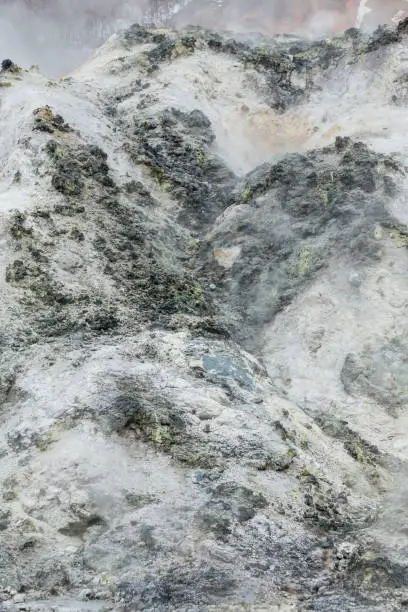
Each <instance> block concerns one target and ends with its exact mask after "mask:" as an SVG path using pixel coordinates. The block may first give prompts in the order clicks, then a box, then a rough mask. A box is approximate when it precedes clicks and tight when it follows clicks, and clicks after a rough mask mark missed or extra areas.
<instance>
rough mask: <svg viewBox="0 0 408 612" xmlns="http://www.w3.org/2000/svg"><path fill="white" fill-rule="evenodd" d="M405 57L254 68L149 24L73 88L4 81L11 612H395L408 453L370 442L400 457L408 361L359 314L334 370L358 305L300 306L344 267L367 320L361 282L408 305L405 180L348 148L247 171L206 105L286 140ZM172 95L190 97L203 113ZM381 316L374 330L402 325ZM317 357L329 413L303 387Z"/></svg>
mask: <svg viewBox="0 0 408 612" xmlns="http://www.w3.org/2000/svg"><path fill="white" fill-rule="evenodd" d="M404 36H405V33H404V29H403V26H400V27H399V28H398V29H396V30H392V32H391V34H390V36H383V37H381V35H380V33H379V32H377V33H376V34H375V36H374V38H368V37H364V36H362V35H361V34H360V33H358V32H355V31H353V32H348V33H346V34H345V35H344V36H343V37H339V38H337V39H334V40H332V41H324V42H322V43H318V44H316V43H306V42H302V41H300V40H296V41H293V40H288V41H286V42H284V41H282V40H271V41H268V43H267V46H266V47H262V48H260V47H256V46H253V45H251V44H249V43H248V44H246V43H243V42H238V41H234V40H233V39H232V38H231V36H229V35H228V36H226V35H220V34H216V33H210V32H207V31H204V30H200V29H195V30H188V31H184V32H181V33H176V32H173V31H163V30H151V29H146V28H142V27H140V26H134V27H132V28H130V29H129V30H127V31H126V32H125V33H122V34H120V35H118V36H117V37H116V38H114V39H112V40H110V41H109V42H108V43H107V45H106V46H105V47H104V48H103V49H101V51H100V52H99V53H98V54H97V55H96V57H95V58H94V60H92V62H91V63H90V64H89V65H88V66H85V67H84V69H83V71H82V72H81V71H79V72H78V73H76V74H73V75H72V76H71V77H70V78H67V79H63V80H61V81H59V82H50V81H47V80H46V79H43V78H42V77H41V76H40V75H38V74H36V73H35V72H33V71H27V72H24V71H23V73H22V74H21V75H20V74H19V75H18V78H19V79H20V78H21V80H18V79H17V76H16V74H15V73H13V72H12V73H10V74H7V75H5V76H4V77H3V76H2V78H4V79H5V80H6V82H8V83H9V84H10V87H7V88H5V89H4V91H1V92H0V104H1V106H2V109H3V119H2V120H3V121H4V122H5V123H4V130H3V131H2V132H1V134H0V139H3V140H2V141H1V144H2V147H3V149H4V153H2V157H1V159H0V164H1V166H0V168H1V174H0V186H1V189H0V195H1V198H2V199H1V203H0V206H2V208H1V212H2V216H1V236H2V245H3V247H2V249H1V257H2V267H3V269H4V273H3V276H2V278H1V280H0V282H1V283H2V284H1V295H2V297H1V301H0V312H1V319H0V320H1V327H0V342H1V349H2V350H1V356H0V399H1V402H2V411H1V418H2V428H1V435H0V466H1V472H2V482H1V494H2V498H3V507H2V510H1V513H0V539H1V543H2V547H1V548H2V551H1V554H0V599H1V601H2V602H3V604H2V605H4V607H5V609H8V610H11V611H13V612H14V611H15V610H24V609H31V610H49V609H51V608H52V607H53V608H54V609H57V610H64V609H67V610H81V611H82V610H83V611H85V610H98V611H102V610H118V612H119V611H122V612H131V611H133V610H157V611H163V612H164V611H166V610H180V611H186V612H187V611H189V612H190V611H193V610H196V611H197V612H198V611H200V612H201V610H212V609H217V610H222V609H225V610H228V609H231V610H235V609H243V610H244V609H245V610H253V611H254V612H255V611H257V610H262V609H268V610H271V609H273V607H274V606H276V609H282V610H284V609H288V610H290V609H298V610H308V609H309V610H310V609H312V610H313V609H314V610H327V611H328V610H330V611H332V610H339V611H340V610H341V611H343V610H348V609H350V610H351V609H353V610H366V609H367V608H369V609H371V610H397V609H401V606H403V605H405V603H404V602H406V601H407V597H408V590H407V588H408V587H407V581H406V572H405V563H406V549H404V548H403V545H401V548H400V549H392V548H391V547H389V546H388V545H387V542H384V538H385V539H387V535H385V536H384V533H383V531H382V529H381V528H380V526H379V525H380V524H381V523H380V521H381V516H382V512H383V511H382V504H385V501H386V499H387V497H386V496H387V495H389V493H390V492H391V491H392V488H393V478H395V477H398V474H401V473H404V470H405V466H406V456H405V455H404V448H402V450H401V451H400V452H398V450H396V449H394V448H393V446H392V443H391V444H390V443H388V442H387V441H385V442H384V439H383V438H381V439H380V440H379V441H377V437H379V436H380V433H381V432H380V433H379V431H378V430H379V429H380V428H379V427H378V421H377V420H376V419H380V417H381V418H382V419H383V422H384V423H385V425H384V428H385V429H386V428H387V427H388V428H389V432H390V436H391V435H392V431H393V430H392V426H391V425H390V423H392V419H396V418H397V417H398V416H399V415H402V416H403V411H404V407H405V395H406V393H405V386H404V385H405V382H404V381H405V378H406V376H405V369H406V368H405V365H404V363H405V361H406V342H405V341H404V339H402V340H401V341H400V342H397V341H396V340H395V339H391V340H390V339H387V338H384V337H382V336H384V335H385V332H383V329H382V328H381V327H380V325H379V326H378V329H376V332H377V335H378V336H379V337H378V338H376V339H375V340H376V341H375V342H374V341H373V342H371V343H370V342H368V340H370V337H369V336H368V335H367V337H365V336H364V334H363V332H361V331H359V330H360V328H361V329H364V330H365V328H364V325H363V323H364V321H363V318H362V317H361V315H360V314H359V313H358V312H357V309H356V312H357V315H356V316H357V317H361V318H360V319H358V322H359V325H360V327H356V328H355V330H354V336H355V340H356V342H358V343H359V349H360V350H359V351H357V352H356V351H354V347H353V346H351V347H348V346H346V345H345V344H340V347H339V349H336V350H338V351H339V353H337V352H336V351H335V350H334V349H333V348H332V345H331V344H329V342H330V338H329V339H328V336H329V332H330V329H329V330H328V327H329V325H330V320H329V319H330V318H332V319H335V318H336V316H337V318H338V320H340V321H342V319H341V317H342V316H343V313H346V306H345V305H343V306H342V308H343V310H342V311H341V310H340V309H339V310H338V312H337V315H336V316H333V317H330V316H323V315H322V317H321V318H320V319H319V317H318V315H319V311H318V306H319V305H320V302H318V306H316V302H313V300H312V297H313V296H316V292H317V293H318V289H315V287H316V284H317V286H318V283H320V282H321V283H323V282H325V279H326V275H328V274H330V273H332V271H333V270H334V271H336V269H337V267H338V266H340V267H341V266H343V268H344V269H345V270H347V271H348V270H349V267H350V268H351V267H352V270H353V275H350V274H349V275H348V277H347V278H348V286H349V290H350V296H351V297H350V299H349V301H350V303H353V304H354V302H352V300H356V301H358V300H360V302H361V303H363V304H365V303H366V302H364V299H365V297H364V294H363V292H364V289H365V279H366V278H371V277H375V283H376V284H377V286H378V285H381V287H383V288H382V292H383V293H382V295H383V296H385V298H384V299H387V300H388V301H391V300H393V299H394V298H395V295H394V294H396V298H395V299H397V298H398V299H400V298H401V296H400V294H399V293H398V291H400V290H402V289H400V288H399V286H398V285H397V284H396V283H395V282H394V281H393V280H392V281H390V286H389V285H387V284H384V283H382V280H381V279H383V278H384V277H386V278H388V277H387V276H386V272H384V269H386V270H394V269H399V268H398V266H404V265H405V259H404V258H405V257H406V252H405V251H406V248H405V247H406V235H407V229H406V226H405V224H404V221H403V220H402V219H401V218H400V216H399V215H398V214H396V212H395V202H396V200H397V199H398V198H399V197H400V194H401V193H402V192H403V188H404V179H405V165H404V160H403V159H402V158H401V155H399V156H397V155H392V154H388V153H387V154H386V153H381V152H378V151H376V150H375V148H373V147H372V146H368V145H367V144H366V143H364V142H362V141H361V139H353V138H351V137H346V136H338V137H337V139H335V140H334V138H333V139H332V140H333V142H331V143H330V144H326V145H324V146H323V145H322V146H320V147H317V148H310V150H306V151H302V152H296V153H291V154H287V155H282V156H281V157H280V159H278V160H277V159H272V160H267V159H265V161H264V163H263V164H261V165H260V166H258V167H256V168H254V169H253V170H252V171H251V172H249V173H247V174H245V175H244V176H243V175H242V174H241V175H238V173H237V172H235V171H234V169H232V168H231V167H230V165H229V163H228V158H227V157H226V156H225V150H222V149H220V148H218V149H217V137H218V136H217V135H218V134H219V133H220V132H219V126H217V125H216V119H213V118H212V117H211V118H210V116H207V114H206V113H205V112H204V110H203V108H204V103H202V100H203V99H204V98H203V97H201V98H200V95H201V94H202V91H203V90H204V92H205V96H206V95H207V94H208V96H209V98H210V100H211V105H210V106H211V108H213V109H214V108H215V109H219V112H220V113H221V112H224V109H223V108H222V104H224V102H221V101H220V98H221V95H223V96H224V98H223V100H224V101H225V100H226V101H227V102H225V106H226V107H227V110H228V108H229V107H228V104H229V103H231V97H229V96H232V95H234V99H235V100H238V102H236V103H237V104H239V105H240V106H242V105H245V104H247V102H248V103H250V101H251V100H252V102H253V100H257V103H258V104H266V105H268V108H269V109H273V111H274V112H278V113H281V115H280V116H281V117H282V118H283V117H284V113H285V112H289V110H290V109H291V108H292V107H296V108H298V109H301V107H302V105H305V104H307V103H308V102H309V101H310V100H313V96H314V95H316V93H317V92H318V90H319V89H321V90H322V91H323V90H324V86H325V84H326V82H328V83H330V81H329V79H330V78H331V77H332V75H333V74H336V71H343V70H344V69H345V65H353V66H357V67H358V66H360V63H364V62H365V61H366V60H367V57H368V58H369V61H374V60H373V57H374V55H372V54H376V53H377V54H379V60H378V61H379V62H381V61H384V62H385V61H387V60H388V56H387V54H391V53H392V52H393V48H394V47H393V45H394V46H395V48H397V46H398V44H399V42H400V41H403V40H405V39H404V38H403V37H404ZM379 45H380V47H379ZM378 49H380V51H379V50H378ZM376 57H377V56H376ZM221 58H222V59H221ZM367 61H368V60H367ZM189 62H190V63H189ZM194 62H196V63H194ZM218 62H219V63H218ZM222 62H225V63H222ZM237 63H238V64H237ZM347 63H348V64H347ZM197 65H199V66H200V71H201V72H200V74H202V75H204V76H202V77H200V78H202V80H201V81H199V79H198V77H193V78H192V79H191V80H190V81H189V78H190V77H189V76H188V75H190V74H192V73H194V71H196V69H197ZM219 66H221V68H219ZM237 66H238V68H237ZM211 67H213V68H214V71H216V70H218V69H219V70H220V71H221V70H224V69H225V70H226V72H224V77H225V79H226V80H225V82H221V84H220V83H217V82H215V81H216V79H218V77H213V75H212V74H210V69H211ZM235 69H236V70H237V74H238V76H236V77H235V76H234V78H235V80H234V78H233V77H231V79H228V75H229V74H232V73H233V70H235ZM172 71H173V72H172ZM189 71H190V72H189ZM238 71H239V72H238ZM101 73H102V74H103V77H104V78H100V76H101ZM185 74H187V77H185ZM195 74H197V71H196V72H195ZM234 74H235V73H234ZM394 76H395V78H397V76H398V75H397V74H396V75H394ZM172 78H176V79H177V78H180V79H181V78H185V79H186V81H187V82H189V85H190V89H189V91H190V92H194V94H191V97H188V95H189V94H188V93H186V99H187V100H188V103H187V102H186V100H185V99H182V97H181V98H180V100H178V102H179V104H178V105H177V104H176V103H177V100H175V99H174V97H173V98H172V95H173V94H172V93H171V83H170V81H171V79H172ZM194 78H197V80H198V84H197V82H196V81H194ZM302 79H303V80H302ZM218 80H220V79H218ZM183 82H185V81H183ZM295 82H296V83H297V85H296V86H295V84H294V83H295ZM300 82H302V83H303V85H302V86H300V85H299V83H300ZM218 85H220V86H222V88H223V89H222V91H221V93H219V97H218V98H217V96H216V93H214V92H219V91H220V90H217V89H216V87H218ZM328 87H329V85H328ZM232 88H236V89H237V92H236V93H238V94H239V96H237V95H236V93H234V94H232V93H231V91H230V89H232ZM169 91H170V93H169ZM28 92H30V93H31V96H30V97H27V93H28ZM208 92H210V93H208ZM203 95H204V94H203ZM166 96H167V97H166ZM205 96H204V97H205ZM211 96H213V97H211ZM251 96H252V98H251ZM39 99H41V104H38V100H39ZM396 108H397V106H396V105H395V109H396ZM395 112H396V111H395ZM6 122H7V124H6ZM9 124H11V125H12V129H10V130H8V128H9ZM16 134H17V135H16ZM4 193H5V194H6V198H7V202H9V201H11V202H20V205H19V206H16V207H9V208H7V207H6V205H5V200H4V197H3V194H4ZM3 204H4V209H3ZM23 204H25V206H23ZM398 241H399V242H400V244H396V243H397V242H398ZM400 247H401V248H400ZM391 257H393V258H394V259H393V260H392V261H393V263H392V264H391ZM390 273H391V272H390ZM340 276H341V275H339V276H338V278H337V277H335V276H333V277H332V279H334V280H332V281H331V282H332V285H333V288H332V291H333V294H335V292H336V291H339V292H341V289H338V287H341V284H340V283H341V278H340ZM349 281H350V282H349ZM381 283H382V284H381ZM313 291H315V293H313ZM367 291H368V289H367ZM310 292H312V294H310ZM347 295H348V294H347ZM311 296H312V297H311ZM371 297H372V294H371V293H368V298H369V299H370V298H371ZM324 298H326V299H327V300H329V299H332V298H333V296H332V294H330V292H327V295H325V296H323V295H322V293H320V297H319V299H320V300H323V299H324ZM316 299H317V298H316ZM333 299H334V298H333ZM371 301H372V300H371ZM388 301H387V305H384V304H383V302H381V301H380V300H379V302H378V304H379V306H378V309H377V310H378V311H379V313H380V314H379V315H378V316H380V315H381V313H382V314H383V318H384V320H385V323H384V325H385V326H386V325H388V322H389V320H391V318H392V317H395V318H397V317H399V316H400V311H399V310H398V308H397V307H396V309H395V310H392V312H391V311H389V310H387V309H392V308H394V307H393V306H392V304H391V306H390V304H388ZM309 303H311V304H312V305H311V306H310V305H309ZM319 307H320V306H319ZM390 312H391V314H390ZM316 313H317V314H316ZM285 316H287V317H288V318H289V320H291V321H293V325H292V326H291V325H290V324H287V323H286V320H285V319H284V317H285ZM301 316H305V317H306V319H307V324H306V329H307V332H308V334H309V335H307V337H305V338H303V337H302V341H303V340H304V341H305V342H306V345H307V346H306V349H304V347H303V346H302V350H305V351H306V354H307V359H306V357H305V358H304V359H303V353H302V352H301V350H300V349H299V355H300V358H299V359H300V361H301V362H302V360H303V362H304V363H305V364H307V367H310V372H308V371H307V370H306V371H303V370H302V369H301V367H300V365H299V363H298V361H297V360H298V355H297V354H293V353H294V352H295V351H296V345H295V343H294V344H293V348H292V354H291V355H290V357H291V359H292V361H290V360H289V365H290V366H291V367H292V370H290V369H289V370H288V373H287V375H285V373H284V372H283V370H282V369H281V370H279V368H280V367H281V366H282V363H283V360H284V358H285V359H286V358H287V357H288V356H287V355H286V354H284V355H283V356H282V355H281V354H280V353H278V354H277V357H275V353H274V351H275V350H277V348H276V347H278V348H279V341H280V340H281V339H282V338H283V339H284V341H285V347H284V348H286V349H287V350H290V349H291V345H290V338H291V334H293V337H295V336H296V334H297V333H298V327H297V321H298V319H299V317H301ZM279 317H281V318H283V319H284V324H283V325H282V326H281V327H279V321H280V319H279ZM313 317H317V319H318V321H317V322H318V323H319V326H316V328H315V327H313V326H312V322H313V325H314V318H313ZM309 322H310V324H309ZM369 324H370V322H369V321H368V325H369ZM401 325H402V324H401ZM271 326H272V327H271ZM274 326H275V327H274ZM350 326H351V329H353V328H352V325H351V324H350ZM344 327H346V326H344ZM391 331H392V330H391ZM391 331H389V330H388V331H387V333H389V334H390V335H392V333H391ZM394 331H395V330H394ZM309 332H310V333H309ZM346 332H347V330H346V329H344V335H345V336H346ZM333 333H334V332H333ZM364 333H366V332H364ZM270 334H272V335H273V341H272V348H271V347H270V346H269V348H268V350H266V348H265V347H266V346H267V340H268V337H269V335H270ZM359 334H360V335H359ZM367 334H368V332H367ZM394 335H395V334H394ZM402 335H403V334H402ZM371 340H373V339H372V338H371ZM386 340H387V341H386ZM363 342H366V344H367V346H363V344H362V343H363ZM360 344H361V346H360ZM326 346H329V349H330V350H329V356H328V357H326V360H328V359H329V358H333V356H334V357H335V358H336V367H331V366H330V372H331V375H332V376H335V377H336V380H335V384H333V385H332V392H333V393H334V394H336V396H335V399H336V400H337V401H338V404H339V406H338V407H337V404H334V407H333V404H332V403H330V402H329V401H326V398H325V397H323V400H322V397H321V396H322V395H324V394H323V391H321V389H323V390H324V386H322V387H320V386H319V385H320V384H322V385H323V383H324V381H323V382H322V381H320V380H315V379H314V377H313V370H312V367H317V365H316V363H318V364H319V363H320V361H319V359H320V354H321V352H322V351H323V352H324V350H325V348H326ZM307 360H309V361H307ZM322 361H323V362H324V361H325V359H324V358H322ZM330 363H331V362H330ZM339 364H340V365H339ZM305 367H306V366H305ZM288 368H289V366H288ZM296 368H298V369H296ZM336 368H337V369H336ZM278 371H279V372H281V375H279V376H278ZM293 372H294V373H295V374H293ZM305 386H306V387H307V389H306V390H305ZM309 388H310V389H312V390H313V391H314V392H315V395H316V397H315V396H313V398H314V397H315V400H316V401H315V402H312V400H311V399H308V397H305V396H306V392H307V391H308V390H309ZM316 389H317V390H316ZM318 392H320V395H318ZM302 394H304V396H302ZM355 397H356V398H357V400H356V402H357V403H353V402H354V401H355V400H354V398H355ZM313 398H312V399H313ZM306 400H308V401H306ZM333 401H334V400H333ZM375 402H376V403H375ZM362 404H363V406H364V410H365V411H366V413H365V415H364V417H365V418H364V423H363V424H361V423H359V422H358V421H357V420H356V421H355V422H354V421H353V418H354V416H355V415H356V414H358V408H359V407H360V406H361V405H362ZM347 410H348V412H347ZM370 411H371V412H370ZM345 414H348V415H349V416H348V418H347V419H346V418H344V416H345ZM370 418H372V419H373V426H372V427H371V429H370V426H371V423H368V425H367V421H370ZM387 432H388V430H387ZM380 437H381V436H380ZM385 507H386V506H385ZM401 538H402V535H401ZM402 539H403V538H402Z"/></svg>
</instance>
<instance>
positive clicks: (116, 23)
mask: <svg viewBox="0 0 408 612" xmlns="http://www.w3.org/2000/svg"><path fill="white" fill-rule="evenodd" d="M320 1H321V4H320V6H321V7H322V8H321V10H319V12H318V13H314V14H310V10H309V11H308V10H307V9H308V6H309V5H308V2H310V0H0V59H3V58H6V57H9V58H11V59H13V60H14V61H16V62H17V63H20V64H22V65H24V66H30V65H32V64H39V65H40V69H41V70H42V71H43V72H45V73H46V74H48V75H50V76H59V75H61V74H64V73H66V72H68V71H70V70H71V69H73V68H74V67H75V66H77V65H79V64H81V63H82V62H83V61H84V60H85V59H86V58H87V57H88V56H89V55H91V54H92V51H93V50H94V49H95V47H97V46H98V45H100V44H101V43H102V42H103V41H104V40H105V39H106V38H107V37H108V36H109V35H110V34H111V33H113V32H114V31H116V30H118V29H119V28H121V27H125V26H126V25H130V24H131V23H134V22H136V21H139V22H140V21H141V20H142V16H143V14H146V9H147V7H148V6H150V7H151V6H152V5H153V6H156V7H157V6H163V5H166V3H167V4H169V5H171V6H174V5H176V4H178V5H179V7H181V6H182V5H183V4H187V5H188V7H187V9H184V10H182V11H181V13H180V14H179V15H180V16H179V22H181V23H182V24H183V25H185V24H186V23H199V24H201V25H206V26H208V27H231V28H232V29H240V30H241V31H242V29H246V28H251V29H253V30H254V29H258V28H261V29H262V27H263V29H264V31H267V30H269V31H270V29H271V28H272V29H273V28H274V26H275V25H276V23H278V24H279V25H278V26H277V27H278V29H279V31H290V29H291V28H292V29H293V27H294V23H296V19H293V15H295V14H302V15H303V19H304V20H305V22H304V28H303V30H299V32H297V33H300V34H302V35H305V34H306V35H310V36H318V35H320V34H322V33H327V32H328V31H333V30H343V29H345V28H347V27H350V26H352V25H354V23H353V19H354V16H353V15H347V14H346V13H345V11H340V12H337V13H336V12H333V10H331V11H330V10H325V8H328V7H333V6H336V3H335V2H334V3H333V0H320ZM341 2H342V0H339V4H340V8H341ZM379 2H380V0H362V1H361V2H359V0H355V9H356V11H355V12H356V14H357V7H358V5H359V4H361V6H363V5H365V4H367V5H368V6H371V7H373V6H376V7H377V10H380V9H379V7H383V6H384V4H381V3H380V4H379ZM381 2H382V0H381ZM221 5H222V6H223V9H222V10H221V9H220V6H221ZM386 6H387V11H388V12H389V13H392V12H393V10H394V7H395V10H396V9H397V8H399V7H400V6H407V0H387V3H386ZM390 7H391V11H390V10H388V9H389V8H390ZM363 13H364V11H363ZM376 14H377V13H376ZM243 15H245V16H246V20H242V19H240V17H242V16H243ZM309 17H310V18H309ZM251 18H252V19H251ZM387 18H389V15H388V14H387Z"/></svg>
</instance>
